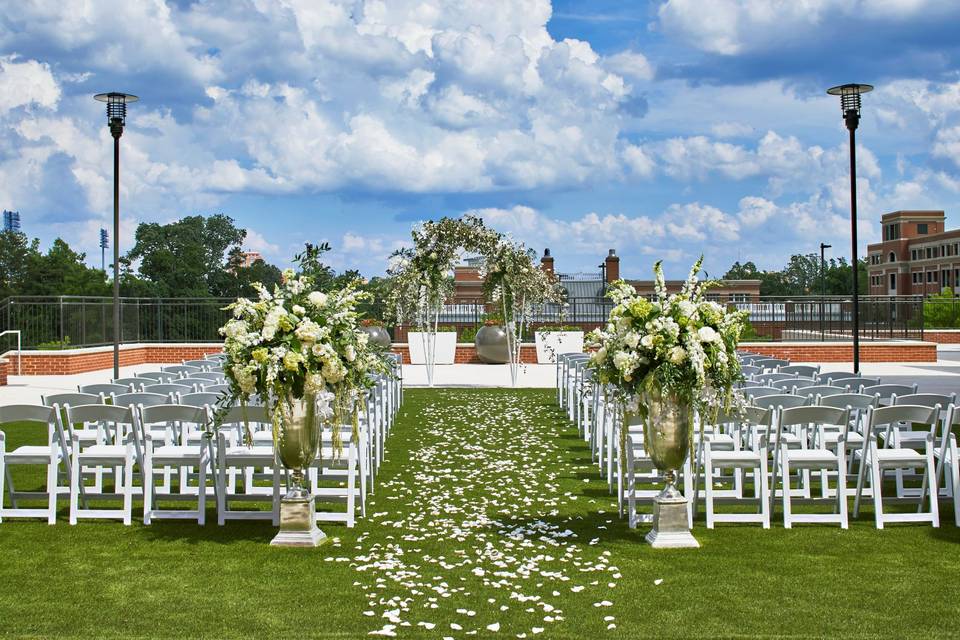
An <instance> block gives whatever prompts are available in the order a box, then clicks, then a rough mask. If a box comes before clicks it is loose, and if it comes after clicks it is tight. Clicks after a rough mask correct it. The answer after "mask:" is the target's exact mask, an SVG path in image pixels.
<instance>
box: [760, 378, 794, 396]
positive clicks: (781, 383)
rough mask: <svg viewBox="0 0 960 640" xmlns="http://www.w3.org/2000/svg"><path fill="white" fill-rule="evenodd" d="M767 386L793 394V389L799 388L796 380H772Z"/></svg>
mask: <svg viewBox="0 0 960 640" xmlns="http://www.w3.org/2000/svg"><path fill="white" fill-rule="evenodd" d="M767 384H769V385H770V386H771V387H776V388H777V389H780V390H781V391H786V392H787V393H791V392H792V391H793V388H794V387H795V386H797V380H796V378H787V379H786V380H771V381H769V382H767Z"/></svg>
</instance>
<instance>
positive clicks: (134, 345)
mask: <svg viewBox="0 0 960 640" xmlns="http://www.w3.org/2000/svg"><path fill="white" fill-rule="evenodd" d="M150 348H161V349H176V348H184V349H193V348H201V349H217V350H221V351H222V350H223V343H222V342H127V343H124V344H122V345H120V351H133V350H136V349H150ZM110 352H113V346H112V345H107V346H104V347H75V348H73V349H23V350H22V351H20V353H21V354H22V355H24V356H40V357H55V356H73V355H82V354H87V353H110ZM16 353H17V350H16V349H11V350H10V351H7V352H6V353H5V354H3V356H4V357H7V356H9V355H10V354H16Z"/></svg>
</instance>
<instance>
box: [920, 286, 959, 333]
mask: <svg viewBox="0 0 960 640" xmlns="http://www.w3.org/2000/svg"><path fill="white" fill-rule="evenodd" d="M923 324H924V327H926V328H927V329H955V328H957V327H960V300H957V297H956V296H955V295H953V291H952V290H951V289H950V288H949V287H945V288H944V289H943V292H942V293H935V294H932V295H930V296H929V297H927V299H926V300H924V301H923Z"/></svg>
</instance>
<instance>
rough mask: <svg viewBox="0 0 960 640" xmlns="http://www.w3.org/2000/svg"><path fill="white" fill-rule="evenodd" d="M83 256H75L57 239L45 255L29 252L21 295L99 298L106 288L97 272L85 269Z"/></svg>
mask: <svg viewBox="0 0 960 640" xmlns="http://www.w3.org/2000/svg"><path fill="white" fill-rule="evenodd" d="M86 257H87V256H86V254H83V253H78V252H76V251H74V250H73V249H71V248H70V245H69V244H67V243H66V241H64V240H63V239H61V238H57V239H56V240H54V241H53V244H52V245H51V246H50V249H49V250H48V251H47V253H45V254H43V253H40V252H39V251H36V252H31V253H30V255H29V256H28V258H27V274H26V280H25V282H24V284H23V286H22V287H21V291H20V293H21V294H22V295H43V296H61V295H74V296H102V295H107V294H108V293H109V290H110V287H109V285H108V284H107V281H106V279H105V277H104V274H103V272H102V271H101V270H100V269H92V268H90V267H88V266H87V265H86V264H85V263H84V260H86Z"/></svg>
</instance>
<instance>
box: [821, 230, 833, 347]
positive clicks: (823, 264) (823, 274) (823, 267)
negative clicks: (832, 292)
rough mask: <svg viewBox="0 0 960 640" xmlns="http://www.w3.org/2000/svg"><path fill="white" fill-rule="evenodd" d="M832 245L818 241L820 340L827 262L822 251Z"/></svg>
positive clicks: (825, 293) (825, 291)
mask: <svg viewBox="0 0 960 640" xmlns="http://www.w3.org/2000/svg"><path fill="white" fill-rule="evenodd" d="M832 248H833V245H829V244H826V243H824V242H821V243H820V340H823V308H824V307H823V302H824V298H825V297H826V296H827V286H826V273H827V262H826V260H824V258H823V252H824V250H825V249H832Z"/></svg>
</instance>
